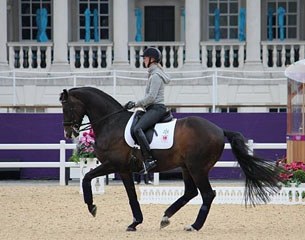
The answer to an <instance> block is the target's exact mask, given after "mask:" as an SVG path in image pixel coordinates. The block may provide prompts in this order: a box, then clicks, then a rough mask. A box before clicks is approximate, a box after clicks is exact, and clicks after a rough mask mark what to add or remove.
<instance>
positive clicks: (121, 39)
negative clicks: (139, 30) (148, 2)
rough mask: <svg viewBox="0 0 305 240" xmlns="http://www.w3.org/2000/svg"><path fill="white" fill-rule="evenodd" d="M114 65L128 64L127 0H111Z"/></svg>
mask: <svg viewBox="0 0 305 240" xmlns="http://www.w3.org/2000/svg"><path fill="white" fill-rule="evenodd" d="M113 52H114V59H113V65H114V66H128V65H129V62H128V0H113Z"/></svg>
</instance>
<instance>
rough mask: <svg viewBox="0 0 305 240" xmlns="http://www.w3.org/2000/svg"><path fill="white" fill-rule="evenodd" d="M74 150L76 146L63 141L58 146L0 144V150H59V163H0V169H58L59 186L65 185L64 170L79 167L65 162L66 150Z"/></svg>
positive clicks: (49, 144)
mask: <svg viewBox="0 0 305 240" xmlns="http://www.w3.org/2000/svg"><path fill="white" fill-rule="evenodd" d="M75 148H76V144H73V143H70V144H67V143H66V141H64V140H61V141H60V143H59V144H56V143H54V144H51V143H47V144H0V150H23V149H26V150H50V149H54V150H59V162H0V168H12V167H13V168H59V184H60V185H65V174H66V171H65V168H66V167H69V168H70V167H79V165H78V164H77V163H74V162H66V150H68V149H75Z"/></svg>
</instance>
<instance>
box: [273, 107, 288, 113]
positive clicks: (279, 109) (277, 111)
mask: <svg viewBox="0 0 305 240" xmlns="http://www.w3.org/2000/svg"><path fill="white" fill-rule="evenodd" d="M269 112H270V113H285V112H287V109H286V108H283V107H275V108H269Z"/></svg>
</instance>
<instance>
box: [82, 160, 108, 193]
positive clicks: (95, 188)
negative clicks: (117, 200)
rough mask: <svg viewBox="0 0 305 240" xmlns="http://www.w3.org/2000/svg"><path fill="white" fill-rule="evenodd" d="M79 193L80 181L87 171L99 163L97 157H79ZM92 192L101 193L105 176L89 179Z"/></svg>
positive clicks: (103, 189) (103, 188)
mask: <svg viewBox="0 0 305 240" xmlns="http://www.w3.org/2000/svg"><path fill="white" fill-rule="evenodd" d="M79 164H80V167H79V169H80V193H81V194H82V193H83V189H82V182H83V178H84V176H85V175H86V173H87V172H89V171H91V170H92V169H94V168H96V167H97V166H99V165H100V164H101V163H100V162H99V161H98V160H97V158H80V162H79ZM91 186H92V193H93V194H102V193H104V191H105V176H101V177H97V178H93V179H92V181H91Z"/></svg>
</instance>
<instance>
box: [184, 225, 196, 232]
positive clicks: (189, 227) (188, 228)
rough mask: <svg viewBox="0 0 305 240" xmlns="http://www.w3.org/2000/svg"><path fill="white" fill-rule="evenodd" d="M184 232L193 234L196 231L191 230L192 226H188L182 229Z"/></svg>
mask: <svg viewBox="0 0 305 240" xmlns="http://www.w3.org/2000/svg"><path fill="white" fill-rule="evenodd" d="M184 231H187V232H194V231H197V230H196V229H195V228H193V227H192V225H188V226H185V227H184Z"/></svg>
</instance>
